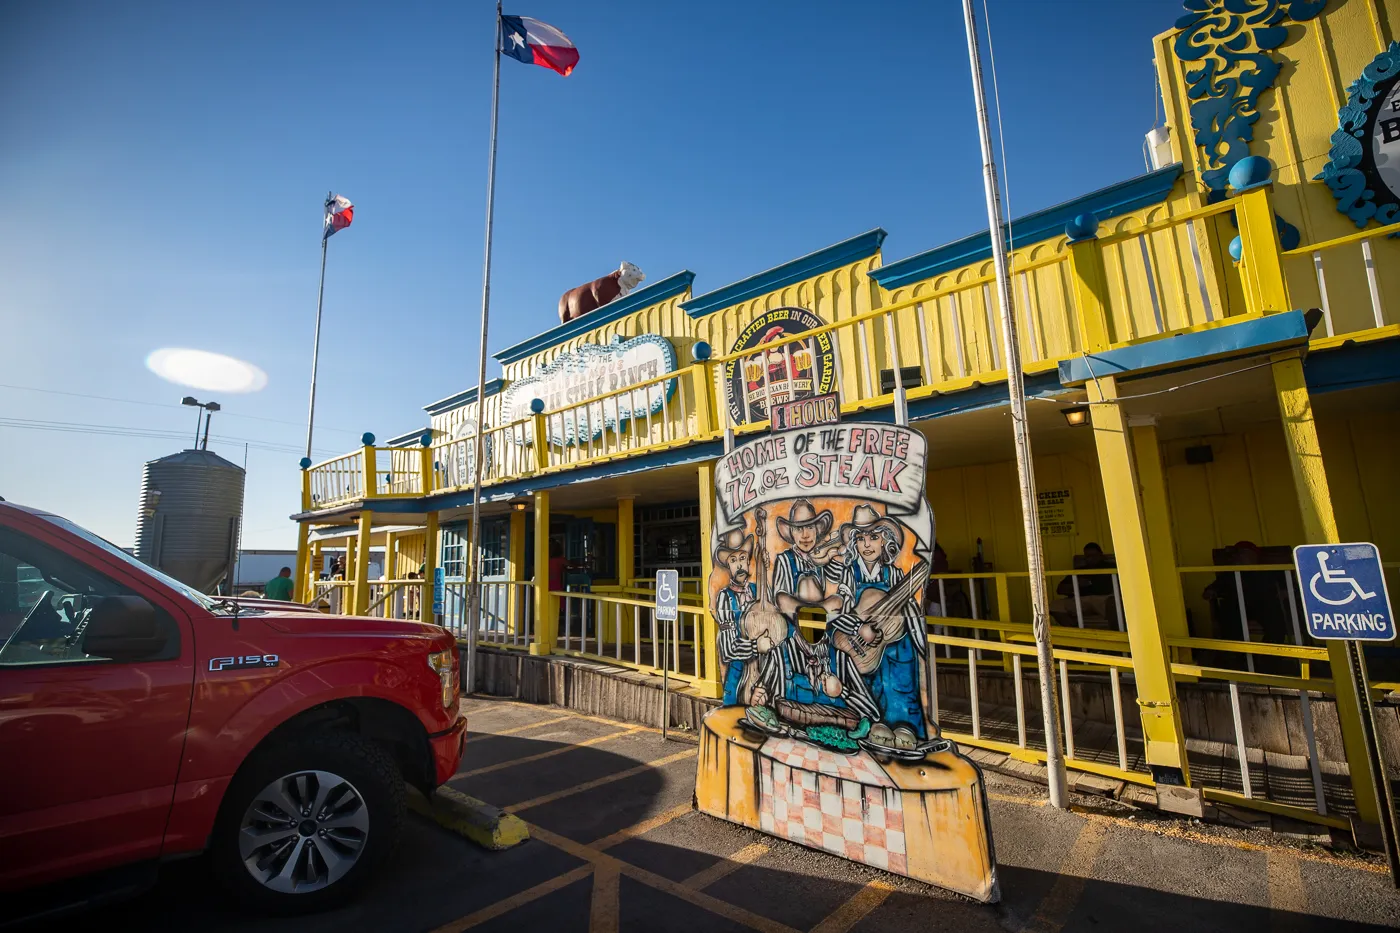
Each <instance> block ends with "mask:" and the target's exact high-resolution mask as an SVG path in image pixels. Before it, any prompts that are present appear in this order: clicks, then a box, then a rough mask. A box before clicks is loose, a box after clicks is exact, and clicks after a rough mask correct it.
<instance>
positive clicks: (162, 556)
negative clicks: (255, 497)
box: [136, 450, 244, 593]
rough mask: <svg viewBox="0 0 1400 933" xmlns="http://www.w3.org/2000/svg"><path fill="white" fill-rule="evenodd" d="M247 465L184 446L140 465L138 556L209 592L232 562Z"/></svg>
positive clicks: (137, 522)
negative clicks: (173, 452)
mask: <svg viewBox="0 0 1400 933" xmlns="http://www.w3.org/2000/svg"><path fill="white" fill-rule="evenodd" d="M243 480H244V475H243V469H242V468H241V467H239V466H236V465H235V464H232V463H229V462H228V461H227V460H225V459H224V458H223V457H220V456H218V455H217V454H212V453H210V452H209V451H207V450H182V451H181V452H180V453H178V454H171V455H170V456H168V457H161V458H160V459H159V460H152V461H150V462H148V463H147V464H146V466H145V468H144V469H143V470H142V471H141V510H140V513H139V514H138V515H137V517H136V556H137V557H138V558H139V559H140V560H142V561H144V562H145V563H147V564H150V565H151V566H152V567H155V568H156V569H157V570H162V571H164V572H165V573H168V574H169V575H170V576H172V577H174V578H175V579H177V580H180V581H182V582H184V583H187V584H189V585H190V586H192V587H194V588H195V589H197V590H200V591H201V592H204V593H211V592H213V591H214V588H215V587H216V586H218V585H219V583H220V582H221V581H222V580H223V579H224V577H225V575H226V574H228V573H229V572H230V570H231V569H232V567H233V560H234V556H235V555H236V553H237V547H238V523H239V517H240V515H241V514H242V508H243Z"/></svg>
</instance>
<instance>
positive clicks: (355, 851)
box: [211, 732, 405, 914]
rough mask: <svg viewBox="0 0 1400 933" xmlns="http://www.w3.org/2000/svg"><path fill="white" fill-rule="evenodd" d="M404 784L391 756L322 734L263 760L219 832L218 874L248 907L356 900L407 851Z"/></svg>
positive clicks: (264, 754)
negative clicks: (399, 849)
mask: <svg viewBox="0 0 1400 933" xmlns="http://www.w3.org/2000/svg"><path fill="white" fill-rule="evenodd" d="M404 805H405V798H404V783H403V775H402V773H401V772H400V771H399V767H398V764H397V763H396V762H395V761H394V758H393V756H392V755H390V754H389V753H388V752H387V751H386V750H385V749H383V748H381V747H380V746H379V745H377V744H375V743H374V742H371V741H369V740H367V739H365V738H363V737H361V736H359V735H356V734H355V733H353V732H321V733H314V734H311V735H303V736H297V737H296V738H295V739H292V740H291V741H289V742H287V743H284V744H279V745H276V746H273V747H271V748H268V749H265V750H262V751H259V752H257V753H255V757H254V758H253V759H252V760H250V761H249V762H248V766H247V767H245V768H244V769H242V771H240V772H239V775H238V777H237V778H236V779H235V780H234V783H233V785H232V786H231V787H230V788H229V796H228V799H227V800H226V801H225V806H224V808H223V811H222V815H221V818H220V821H219V825H218V827H217V829H216V830H215V834H214V843H213V852H212V853H211V854H212V857H213V858H212V860H213V868H214V872H215V874H216V876H217V877H218V879H219V881H220V882H221V883H222V884H223V885H224V886H225V887H226V888H228V889H229V891H230V893H232V894H233V896H234V897H235V898H236V899H237V900H238V902H239V903H241V904H245V905H247V906H250V907H253V908H254V909H257V910H261V911H266V912H271V913H283V914H285V913H304V912H307V911H313V910H323V909H325V908H329V907H332V906H335V905H336V904H339V903H341V902H342V901H344V900H346V899H348V898H349V897H350V896H351V895H352V894H353V893H354V892H355V891H356V890H357V889H358V888H360V887H361V886H362V884H363V882H364V880H365V879H366V878H368V877H370V876H371V875H372V873H373V872H374V869H375V868H376V867H377V866H378V865H379V864H380V863H382V862H383V861H384V860H385V859H386V858H387V857H388V856H389V855H390V854H392V852H393V850H394V847H395V846H396V845H397V843H398V837H399V831H400V829H401V828H402V825H403V815H404Z"/></svg>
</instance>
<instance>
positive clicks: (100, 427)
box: [0, 416, 336, 456]
mask: <svg viewBox="0 0 1400 933" xmlns="http://www.w3.org/2000/svg"><path fill="white" fill-rule="evenodd" d="M0 427H7V428H18V429H21V430H29V431H58V432H61V433H65V434H92V435H105V436H109V437H142V438H155V439H161V440H165V439H169V440H183V439H185V438H186V437H188V436H189V432H187V431H169V430H165V429H162V428H138V427H123V426H118V425H106V424H88V423H84V422H77V421H43V420H37V419H31V418H7V417H2V416H0ZM210 437H211V438H212V439H214V440H217V441H221V442H226V443H237V444H248V445H249V446H250V447H252V448H254V449H256V450H264V451H269V452H271V453H280V454H285V453H293V454H294V453H299V452H300V451H301V448H300V447H297V446H293V445H291V444H279V443H277V442H275V441H264V440H260V439H257V438H246V437H236V436H234V435H229V434H211V435H210ZM316 453H320V454H329V455H330V456H335V454H336V451H329V450H317V451H316Z"/></svg>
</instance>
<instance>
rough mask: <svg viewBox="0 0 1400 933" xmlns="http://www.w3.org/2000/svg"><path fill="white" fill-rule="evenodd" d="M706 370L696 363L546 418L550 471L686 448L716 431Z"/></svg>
mask: <svg viewBox="0 0 1400 933" xmlns="http://www.w3.org/2000/svg"><path fill="white" fill-rule="evenodd" d="M707 371H708V370H707V368H706V366H705V365H704V364H696V365H693V366H687V367H684V368H682V369H678V370H676V371H674V372H671V373H667V374H666V375H664V376H658V377H656V378H655V379H648V380H646V381H644V382H638V383H636V384H634V385H632V386H629V387H627V388H625V389H619V390H617V391H614V392H607V393H605V394H603V395H597V396H594V397H593V398H590V399H585V400H582V401H579V402H577V403H574V404H571V405H566V406H564V407H563V408H558V409H555V410H554V411H550V412H547V413H545V414H544V416H543V417H542V418H541V419H539V420H538V422H536V424H535V425H533V426H532V430H531V433H530V440H531V442H532V443H535V442H537V439H536V438H535V436H534V432H535V430H540V429H542V430H543V432H544V435H545V438H546V449H547V451H548V454H547V462H546V465H545V469H564V468H567V467H570V466H575V465H578V464H581V463H597V462H601V461H606V460H610V459H613V458H616V457H624V456H633V455H635V454H639V453H644V452H647V451H651V450H658V449H664V448H666V447H671V446H676V445H679V444H687V443H691V442H692V441H695V440H699V439H703V438H705V437H708V436H711V435H713V434H714V432H715V426H714V423H713V419H712V418H711V416H710V404H709V392H710V386H709V382H708V379H707V375H706V374H707Z"/></svg>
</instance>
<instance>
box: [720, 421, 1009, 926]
mask: <svg viewBox="0 0 1400 933" xmlns="http://www.w3.org/2000/svg"><path fill="white" fill-rule="evenodd" d="M926 452H927V441H926V440H925V438H924V436H923V435H922V434H920V433H919V432H918V431H914V430H911V429H909V428H906V427H899V426H894V425H886V424H860V423H850V422H847V423H843V424H838V425H828V426H823V427H821V428H816V429H808V430H796V431H788V432H783V433H778V434H770V435H768V436H765V437H761V438H757V439H755V440H752V441H750V442H748V443H746V444H743V445H741V446H738V447H736V448H735V449H734V450H733V451H732V452H730V453H728V454H725V455H724V456H723V457H721V459H720V461H719V463H718V465H717V467H716V470H715V490H716V499H717V502H716V505H717V508H716V530H715V540H714V541H713V543H712V546H713V554H714V565H713V567H714V570H713V573H712V574H711V577H710V580H709V590H708V592H709V601H710V602H709V604H710V608H711V611H712V613H713V614H714V618H715V621H716V623H717V628H718V631H719V636H718V644H717V646H716V648H717V652H718V658H719V662H720V672H721V677H722V689H723V701H722V702H723V706H722V708H721V709H719V710H716V711H715V712H713V713H711V714H710V715H709V716H708V717H707V718H706V721H705V725H704V727H703V729H702V742H701V755H700V764H699V775H698V778H697V793H696V796H697V800H698V801H699V803H700V808H701V809H702V810H705V811H707V812H711V813H715V814H716V815H720V816H725V817H727V818H730V819H737V820H738V821H739V822H744V823H746V824H748V825H751V826H754V828H757V829H762V830H764V831H766V832H771V833H774V834H776V835H779V836H783V837H785V838H788V839H792V840H793V841H796V842H801V843H804V844H807V845H813V846H816V847H818V848H823V849H827V850H828V851H833V852H836V853H837V854H839V855H843V856H845V857H847V858H853V859H857V860H859V861H863V862H865V863H867V864H871V865H875V866H876V867H879V868H884V869H887V870H890V871H896V872H899V873H902V874H907V875H910V876H912V877H916V878H921V879H923V880H927V881H932V882H934V883H937V884H942V885H944V886H945V887H950V888H952V889H954V890H958V891H961V892H963V893H966V894H969V895H971V896H973V897H977V898H980V899H982V900H991V899H994V898H995V897H996V880H995V867H994V861H993V859H992V855H991V839H990V830H989V826H988V822H987V818H986V801H985V796H984V794H983V792H982V783H981V775H980V772H978V771H977V769H976V766H975V765H973V764H972V762H970V761H968V760H967V759H965V758H962V756H960V755H959V754H958V753H957V752H956V749H955V747H954V746H953V745H952V743H951V742H949V741H947V740H946V739H942V738H940V737H939V734H938V725H937V723H936V722H934V721H933V719H932V716H931V715H930V706H931V704H930V703H929V701H928V697H929V693H930V683H929V657H928V639H927V628H926V625H925V620H924V613H923V596H924V589H925V586H926V584H927V583H928V577H929V563H930V560H931V557H932V550H933V541H934V534H933V533H934V521H933V514H932V512H931V511H930V510H929V508H928V503H927V500H926V499H925V495H924V482H925V476H926V471H925V459H926ZM745 755H747V756H749V758H746V759H745V761H744V763H743V764H742V765H739V766H738V767H737V768H736V766H735V762H734V761H733V760H732V759H733V758H735V757H736V756H738V757H743V756H745ZM719 759H725V760H726V761H728V764H727V765H722V764H721V763H719ZM930 774H933V775H935V776H934V777H932V778H931V777H930ZM794 782H795V783H794ZM794 787H798V788H800V789H801V790H805V791H815V793H805V794H804V793H802V792H799V793H797V794H796V795H795V796H794V795H793V793H792V790H793V788H794ZM784 794H786V796H784ZM750 798H751V799H750ZM906 798H907V799H906ZM877 799H878V801H879V803H878V805H876V806H875V807H874V808H873V809H872V804H871V801H874V800H877ZM853 805H855V808H854V809H852V806H853ZM847 810H851V811H852V813H846V812H845V811H847ZM895 810H899V811H900V812H899V815H898V817H896V816H895V815H894V812H893V811H895ZM911 810H912V811H917V812H918V813H919V814H922V815H923V817H924V819H923V820H922V821H921V822H919V821H916V825H914V826H905V823H906V822H908V817H909V816H910V813H908V812H906V811H911ZM808 811H812V812H808ZM833 813H842V814H843V818H842V820H840V821H836V822H835V823H833V821H832V820H831V819H830V817H831V815H832V814H833ZM852 814H853V815H852ZM847 817H850V819H851V820H854V821H855V822H852V823H851V825H844V824H845V822H846V821H847V820H846V818H847ZM876 817H878V821H883V822H885V824H886V825H883V826H872V825H871V824H872V821H875V818H876ZM824 820H825V821H824ZM891 824H897V825H899V826H900V827H901V828H900V829H898V830H895V831H891V830H890V826H891ZM862 827H868V828H862ZM833 829H837V830H838V831H837V832H833V831H832V830H833ZM912 832H918V833H922V834H924V835H925V836H927V839H926V840H924V841H925V842H926V843H927V846H928V847H931V848H928V847H924V846H916V847H915V848H918V849H919V851H920V853H921V854H920V856H919V857H918V859H917V860H915V859H914V857H913V856H914V853H913V851H912V849H911V848H910V847H911V846H914V840H913V839H911V838H910V837H909V834H910V833H912ZM948 833H951V834H952V836H953V838H952V840H950V839H947V838H943V837H944V836H945V835H947V834H948ZM854 837H859V838H858V844H857V839H856V838H854ZM935 837H937V838H935ZM950 841H952V842H953V843H955V844H956V845H960V846H961V847H962V848H963V849H964V850H967V851H965V852H964V853H963V854H964V855H967V854H968V852H970V853H971V856H972V857H971V858H965V857H961V856H960V857H959V858H958V859H953V860H951V861H950V856H949V855H948V854H947V851H946V849H947V846H948V844H949V842H950ZM954 863H956V864H954Z"/></svg>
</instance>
